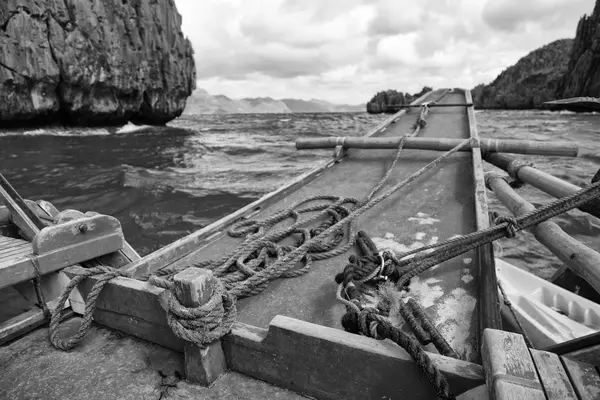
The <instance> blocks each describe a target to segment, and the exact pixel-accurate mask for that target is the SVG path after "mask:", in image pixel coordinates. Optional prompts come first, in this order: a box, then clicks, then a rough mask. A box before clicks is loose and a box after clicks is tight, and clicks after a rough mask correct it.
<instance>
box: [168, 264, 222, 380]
mask: <svg viewBox="0 0 600 400" xmlns="http://www.w3.org/2000/svg"><path fill="white" fill-rule="evenodd" d="M216 279H217V278H215V277H214V276H213V274H212V271H210V270H208V269H204V268H195V267H190V268H187V269H185V270H183V271H181V272H179V273H178V274H177V275H175V276H174V277H173V282H174V283H175V296H176V297H177V300H179V302H180V303H181V304H182V305H183V306H185V307H199V306H201V305H203V304H205V303H206V302H208V300H210V298H211V296H212V294H213V290H214V289H215V288H216ZM184 355H185V376H186V379H187V380H188V381H191V382H194V383H199V384H201V385H204V386H208V385H210V384H211V383H213V382H214V381H215V380H216V379H217V378H218V377H219V375H221V373H222V372H223V371H225V370H226V369H227V363H226V360H225V354H224V353H223V349H222V347H221V341H220V340H218V341H216V342H213V343H211V344H209V345H208V346H206V347H205V348H200V347H199V346H197V345H195V344H192V343H186V344H185V348H184Z"/></svg>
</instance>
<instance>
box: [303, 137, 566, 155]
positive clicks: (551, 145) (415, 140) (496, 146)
mask: <svg viewBox="0 0 600 400" xmlns="http://www.w3.org/2000/svg"><path fill="white" fill-rule="evenodd" d="M400 139H401V137H400V136H396V137H370V138H365V137H335V136H330V137H322V138H299V139H296V149H298V150H303V149H326V148H334V147H336V146H342V147H344V148H345V149H348V148H357V149H396V148H398V144H399V143H400ZM460 142H461V139H445V138H424V137H405V138H404V148H405V149H419V150H437V151H448V150H450V149H452V148H454V147H456V146H457V145H458V144H459V143H460ZM475 143H477V141H476V142H475ZM478 143H479V146H480V147H481V151H484V152H502V153H518V154H537V155H546V156H564V157H576V156H577V152H578V147H577V145H576V144H573V143H571V142H541V141H532V140H499V139H479V141H478ZM471 148H472V146H467V147H464V148H463V149H462V151H471Z"/></svg>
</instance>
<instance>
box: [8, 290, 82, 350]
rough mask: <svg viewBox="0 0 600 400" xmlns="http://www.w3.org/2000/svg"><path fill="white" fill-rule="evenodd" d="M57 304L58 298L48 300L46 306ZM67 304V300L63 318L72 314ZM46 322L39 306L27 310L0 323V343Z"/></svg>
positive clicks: (51, 306) (52, 306)
mask: <svg viewBox="0 0 600 400" xmlns="http://www.w3.org/2000/svg"><path fill="white" fill-rule="evenodd" d="M57 305H58V299H55V300H52V301H49V302H48V308H50V309H51V310H52V309H54V308H56V306H57ZM69 306H70V304H69V301H68V300H67V302H66V303H65V307H64V310H65V311H64V312H63V313H64V314H63V318H68V317H69V316H71V315H73V313H72V311H71V310H68V308H69ZM46 322H47V320H46V317H44V312H43V311H42V309H40V308H35V309H32V310H29V311H27V312H24V313H23V314H21V315H18V316H16V317H14V318H11V319H9V320H7V321H4V322H2V323H0V345H2V344H4V343H6V342H9V341H11V340H13V339H15V338H17V337H19V336H22V335H24V334H25V333H27V332H29V331H31V330H33V329H35V328H37V327H38V326H42V325H43V324H44V323H46Z"/></svg>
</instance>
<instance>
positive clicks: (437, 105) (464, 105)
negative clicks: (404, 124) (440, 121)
mask: <svg viewBox="0 0 600 400" xmlns="http://www.w3.org/2000/svg"><path fill="white" fill-rule="evenodd" d="M424 105H425V103H423V104H390V105H387V106H386V107H387V108H416V107H421V106H424ZM472 106H473V103H445V104H438V103H431V104H427V107H429V108H432V107H472Z"/></svg>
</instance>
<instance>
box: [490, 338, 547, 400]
mask: <svg viewBox="0 0 600 400" xmlns="http://www.w3.org/2000/svg"><path fill="white" fill-rule="evenodd" d="M481 353H482V358H483V368H484V370H485V379H486V383H487V387H488V390H489V397H490V399H498V400H504V399H510V400H522V399H527V400H538V399H539V400H544V399H545V398H546V396H545V395H544V390H543V389H542V385H541V383H540V380H539V378H538V376H537V372H536V369H535V365H534V363H533V360H532V359H531V355H530V354H529V350H528V348H527V345H526V344H525V340H524V339H523V336H521V335H518V334H516V333H510V332H503V331H499V330H495V329H486V330H485V332H484V333H483V345H482V349H481Z"/></svg>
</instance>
